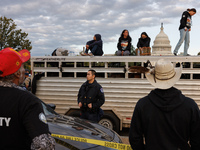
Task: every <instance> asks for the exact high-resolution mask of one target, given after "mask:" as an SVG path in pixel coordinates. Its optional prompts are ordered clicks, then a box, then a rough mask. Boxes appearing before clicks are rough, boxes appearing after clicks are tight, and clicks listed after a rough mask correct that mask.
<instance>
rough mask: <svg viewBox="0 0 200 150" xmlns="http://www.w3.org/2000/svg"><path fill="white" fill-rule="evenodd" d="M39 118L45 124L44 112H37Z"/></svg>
mask: <svg viewBox="0 0 200 150" xmlns="http://www.w3.org/2000/svg"><path fill="white" fill-rule="evenodd" d="M39 119H40V120H41V121H42V122H44V123H45V124H47V119H46V117H45V115H44V113H42V112H41V113H40V114H39Z"/></svg>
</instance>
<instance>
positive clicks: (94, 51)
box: [81, 34, 104, 56]
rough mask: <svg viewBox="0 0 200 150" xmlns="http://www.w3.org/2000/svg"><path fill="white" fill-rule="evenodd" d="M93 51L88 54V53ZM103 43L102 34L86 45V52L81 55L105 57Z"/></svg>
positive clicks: (95, 36) (96, 35)
mask: <svg viewBox="0 0 200 150" xmlns="http://www.w3.org/2000/svg"><path fill="white" fill-rule="evenodd" d="M89 50H90V51H91V52H90V53H88V51H89ZM103 53H104V52H103V41H102V40H101V35H100V34H95V35H94V37H93V40H91V41H88V42H87V43H86V50H85V52H83V53H81V55H82V56H88V55H89V56H102V55H103Z"/></svg>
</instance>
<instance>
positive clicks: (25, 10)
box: [0, 0, 200, 56]
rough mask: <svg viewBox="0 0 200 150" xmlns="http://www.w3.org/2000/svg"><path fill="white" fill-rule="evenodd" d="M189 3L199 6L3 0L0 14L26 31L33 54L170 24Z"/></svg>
mask: <svg viewBox="0 0 200 150" xmlns="http://www.w3.org/2000/svg"><path fill="white" fill-rule="evenodd" d="M192 4H195V7H196V8H200V2H199V0H189V1H188V0H187V1H185V0H177V1H174V0H169V1H163V0H143V1H141V0H98V1H94V0H76V1H69V0H42V1H40V0H8V1H5V0H3V1H1V2H0V5H1V9H0V14H1V15H2V16H6V17H8V18H12V19H13V20H14V21H15V22H16V24H17V25H18V28H21V29H22V30H23V31H25V32H27V33H28V34H29V36H28V38H29V39H30V40H31V41H32V46H33V49H32V55H42V56H44V55H45V54H51V52H52V51H53V50H54V49H55V48H57V47H64V48H67V49H73V50H78V49H80V47H82V46H84V45H85V43H86V42H87V41H88V40H91V39H92V38H93V35H94V34H96V33H100V34H101V35H102V38H103V40H104V43H109V42H117V40H118V39H117V38H116V37H117V36H120V34H121V31H122V30H123V29H128V30H129V31H134V30H137V29H139V28H141V27H152V26H156V25H159V24H160V23H161V22H164V23H165V24H168V23H169V24H170V23H171V22H172V20H173V19H180V16H181V13H182V12H183V11H184V10H186V9H187V6H190V5H191V6H192ZM177 26H178V25H177Z"/></svg>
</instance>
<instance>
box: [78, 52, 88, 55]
mask: <svg viewBox="0 0 200 150" xmlns="http://www.w3.org/2000/svg"><path fill="white" fill-rule="evenodd" d="M80 54H81V56H88V53H85V52H80Z"/></svg>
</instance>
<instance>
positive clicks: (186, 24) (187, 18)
mask: <svg viewBox="0 0 200 150" xmlns="http://www.w3.org/2000/svg"><path fill="white" fill-rule="evenodd" d="M191 20H192V17H191V15H190V14H189V12H188V11H184V12H183V14H182V17H181V20H180V26H179V30H180V29H183V28H187V29H190V28H191V22H192V21H191Z"/></svg>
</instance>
